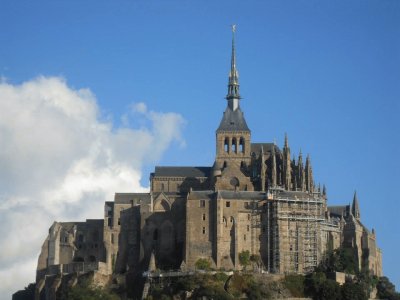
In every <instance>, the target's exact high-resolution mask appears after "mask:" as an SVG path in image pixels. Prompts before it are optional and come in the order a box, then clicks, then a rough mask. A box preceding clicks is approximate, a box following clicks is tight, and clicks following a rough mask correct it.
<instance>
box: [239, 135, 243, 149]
mask: <svg viewBox="0 0 400 300" xmlns="http://www.w3.org/2000/svg"><path fill="white" fill-rule="evenodd" d="M239 151H240V152H241V153H244V139H243V138H242V137H241V138H240V141H239Z"/></svg>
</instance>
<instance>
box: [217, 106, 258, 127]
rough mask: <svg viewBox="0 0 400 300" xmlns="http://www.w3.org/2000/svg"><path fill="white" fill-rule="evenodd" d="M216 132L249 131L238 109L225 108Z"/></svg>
mask: <svg viewBox="0 0 400 300" xmlns="http://www.w3.org/2000/svg"><path fill="white" fill-rule="evenodd" d="M217 131H250V129H249V127H248V126H247V123H246V120H245V119H244V115H243V112H242V111H241V110H240V108H238V109H236V110H232V109H231V108H230V107H229V106H228V107H227V108H226V110H225V112H224V115H223V117H222V120H221V123H220V124H219V127H218V129H217Z"/></svg>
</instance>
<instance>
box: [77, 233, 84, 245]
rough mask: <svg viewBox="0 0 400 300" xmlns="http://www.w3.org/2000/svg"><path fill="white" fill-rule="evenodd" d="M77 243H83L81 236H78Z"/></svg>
mask: <svg viewBox="0 0 400 300" xmlns="http://www.w3.org/2000/svg"><path fill="white" fill-rule="evenodd" d="M78 242H81V243H82V242H83V234H79V235H78Z"/></svg>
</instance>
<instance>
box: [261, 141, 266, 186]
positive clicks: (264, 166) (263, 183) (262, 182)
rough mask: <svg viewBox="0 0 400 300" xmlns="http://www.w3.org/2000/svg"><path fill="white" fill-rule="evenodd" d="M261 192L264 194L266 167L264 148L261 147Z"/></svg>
mask: <svg viewBox="0 0 400 300" xmlns="http://www.w3.org/2000/svg"><path fill="white" fill-rule="evenodd" d="M260 156H261V191H263V192H265V177H266V165H265V157H264V147H263V146H261V155H260Z"/></svg>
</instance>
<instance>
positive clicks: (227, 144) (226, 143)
mask: <svg viewBox="0 0 400 300" xmlns="http://www.w3.org/2000/svg"><path fill="white" fill-rule="evenodd" d="M224 150H225V152H229V139H228V138H227V137H226V138H225V142H224Z"/></svg>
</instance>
